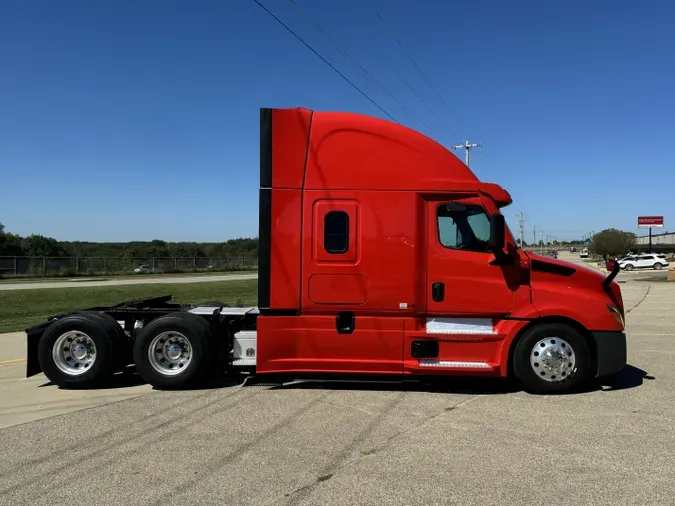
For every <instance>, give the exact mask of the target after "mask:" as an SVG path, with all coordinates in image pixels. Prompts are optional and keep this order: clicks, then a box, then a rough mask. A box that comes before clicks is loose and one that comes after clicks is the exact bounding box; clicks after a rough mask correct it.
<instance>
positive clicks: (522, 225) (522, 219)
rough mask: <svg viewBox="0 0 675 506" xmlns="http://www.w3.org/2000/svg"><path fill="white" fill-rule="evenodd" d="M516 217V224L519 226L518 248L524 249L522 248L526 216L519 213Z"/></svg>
mask: <svg viewBox="0 0 675 506" xmlns="http://www.w3.org/2000/svg"><path fill="white" fill-rule="evenodd" d="M516 216H518V223H519V224H520V248H521V249H522V248H524V247H525V246H523V241H524V240H525V239H524V235H525V219H526V218H527V215H526V214H525V213H523V212H522V211H521V212H520V213H518V214H517V215H516Z"/></svg>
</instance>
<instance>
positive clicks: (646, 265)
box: [619, 255, 668, 271]
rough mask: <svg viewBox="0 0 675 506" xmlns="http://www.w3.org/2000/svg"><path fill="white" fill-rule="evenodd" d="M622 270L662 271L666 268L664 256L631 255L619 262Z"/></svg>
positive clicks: (666, 262) (666, 263)
mask: <svg viewBox="0 0 675 506" xmlns="http://www.w3.org/2000/svg"><path fill="white" fill-rule="evenodd" d="M619 265H620V266H621V268H622V269H625V270H627V271H632V270H633V269H656V270H659V269H663V268H664V267H668V260H666V255H632V256H628V257H626V258H622V259H621V260H619Z"/></svg>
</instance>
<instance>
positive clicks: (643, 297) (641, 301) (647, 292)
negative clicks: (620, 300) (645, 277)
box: [626, 285, 652, 314]
mask: <svg viewBox="0 0 675 506" xmlns="http://www.w3.org/2000/svg"><path fill="white" fill-rule="evenodd" d="M651 289H652V287H651V285H647V291H646V292H645V294H644V295H643V296H642V298H641V299H640V300H639V301H638V303H637V304H635V305H634V306H633V307H632V308H630V309H629V310H628V311H626V314H628V313H630V312H631V311H632V310H633V309H635V308H637V307H638V306H639V305H640V304H642V303H643V302H644V301H645V299H646V298H647V296H648V295H649V292H650V291H651Z"/></svg>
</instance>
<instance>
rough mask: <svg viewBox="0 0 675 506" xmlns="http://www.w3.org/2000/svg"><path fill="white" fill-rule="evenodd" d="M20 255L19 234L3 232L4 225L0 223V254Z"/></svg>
mask: <svg viewBox="0 0 675 506" xmlns="http://www.w3.org/2000/svg"><path fill="white" fill-rule="evenodd" d="M22 255H23V248H22V246H21V236H20V235H17V234H10V233H9V232H5V226H4V225H3V224H2V223H0V256H8V257H19V256H22Z"/></svg>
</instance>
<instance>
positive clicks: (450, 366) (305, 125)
mask: <svg viewBox="0 0 675 506" xmlns="http://www.w3.org/2000/svg"><path fill="white" fill-rule="evenodd" d="M510 203H511V197H510V195H509V194H508V193H507V192H506V191H505V190H504V189H502V188H501V187H500V186H498V185H496V184H491V183H484V182H481V181H479V180H478V178H477V177H476V176H475V175H474V174H473V173H472V172H471V171H470V170H469V168H468V167H467V166H466V165H464V164H463V163H462V162H461V161H460V160H459V159H458V158H457V157H456V156H455V155H453V154H452V153H450V152H449V151H448V150H447V149H445V148H444V147H443V146H441V145H440V144H438V143H436V142H435V141H433V140H431V139H430V138H428V137H425V136H424V135H422V134H420V133H418V132H416V131H414V130H411V129H408V128H406V127H403V126H401V125H398V124H395V123H392V122H388V121H385V120H381V119H377V118H372V117H368V116H363V115H358V114H351V113H339V112H314V111H310V110H307V109H301V108H295V109H261V111H260V216H259V241H260V251H259V273H258V307H257V308H240V307H228V306H227V305H225V304H222V303H217V302H216V303H204V304H193V305H179V304H175V303H172V302H171V296H170V295H166V296H161V297H155V298H147V299H141V300H132V301H127V302H122V303H120V304H117V305H115V306H111V307H95V308H90V309H86V310H82V311H77V312H74V313H70V314H61V315H57V316H54V317H51V318H49V319H48V320H47V321H45V322H44V323H41V324H38V325H35V326H33V327H31V328H29V329H27V330H26V333H27V351H28V353H27V355H28V364H27V371H26V373H27V376H32V375H35V374H38V373H39V372H44V373H45V375H46V376H47V377H48V378H49V379H50V380H51V381H52V382H53V383H55V384H57V385H59V386H61V387H89V386H92V385H94V384H97V383H99V382H102V381H105V380H106V379H108V378H109V377H110V376H111V375H112V374H114V373H115V372H117V371H120V370H122V369H125V368H126V367H128V366H129V365H130V364H135V367H136V369H137V370H138V373H139V374H140V376H141V377H142V378H143V379H144V380H146V381H147V382H148V383H150V384H151V385H153V386H155V387H159V388H181V387H186V386H188V385H189V384H191V383H193V382H194V381H196V380H197V379H198V378H199V377H200V376H202V375H203V374H205V373H207V372H208V371H209V370H214V369H216V370H224V371H233V370H242V371H249V372H250V373H253V374H255V375H261V376H262V375H273V376H278V375H281V377H283V378H306V377H317V376H318V377H321V378H329V379H330V378H332V377H336V376H337V375H339V376H340V377H344V375H345V374H349V375H355V376H357V377H365V376H369V377H370V376H371V375H376V376H377V377H383V376H387V377H391V376H392V375H393V376H395V377H399V378H419V377H421V376H426V377H428V376H429V375H435V376H447V375H474V376H493V377H507V376H509V377H511V376H512V377H515V378H517V379H519V380H520V382H521V383H522V385H523V386H524V388H525V389H526V390H528V391H531V392H540V393H541V392H568V391H572V390H575V389H578V388H580V387H581V386H582V385H584V384H585V383H586V382H587V381H589V380H591V379H592V378H597V377H602V376H607V375H610V374H612V373H614V372H616V371H618V370H620V369H621V368H622V367H623V366H624V365H625V364H626V335H625V331H624V306H623V301H622V296H621V291H620V288H619V286H618V284H617V283H616V282H614V281H613V279H614V277H615V276H616V274H617V272H618V270H617V269H613V271H612V272H611V273H610V275H609V276H608V277H607V278H605V277H604V276H603V275H602V274H600V273H599V272H597V271H595V270H592V269H590V268H585V267H581V266H577V265H574V264H570V263H566V262H562V261H558V260H555V259H552V258H546V257H543V256H539V255H536V254H534V253H531V252H525V251H522V250H521V249H519V248H518V247H517V246H516V242H515V240H514V238H513V235H512V234H511V232H510V230H509V229H508V227H507V225H506V223H505V220H504V216H503V215H502V214H501V213H500V209H501V208H503V207H505V206H508V205H509V204H510ZM262 377H264V376H262Z"/></svg>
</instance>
